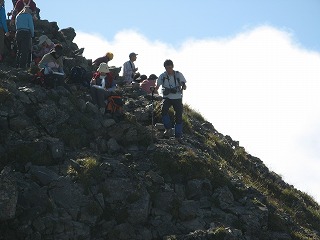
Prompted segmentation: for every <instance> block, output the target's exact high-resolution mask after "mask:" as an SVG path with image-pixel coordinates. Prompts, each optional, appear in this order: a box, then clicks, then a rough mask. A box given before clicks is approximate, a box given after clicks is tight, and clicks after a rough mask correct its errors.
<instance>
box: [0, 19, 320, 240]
mask: <svg viewBox="0 0 320 240" xmlns="http://www.w3.org/2000/svg"><path fill="white" fill-rule="evenodd" d="M36 34H37V36H39V35H42V34H46V35H47V36H48V37H49V38H50V39H52V40H53V41H55V42H61V43H62V44H63V45H64V51H65V53H64V55H65V56H66V57H67V59H66V72H68V71H69V70H70V69H71V68H72V67H73V66H75V65H82V66H84V67H85V68H86V70H87V71H88V75H89V77H90V74H91V70H92V69H91V66H90V60H87V59H85V58H84V57H82V56H81V52H82V51H81V49H78V47H77V46H76V44H74V43H73V42H72V41H73V39H74V37H75V32H74V30H73V29H72V28H68V29H63V30H61V31H59V28H58V27H57V24H56V23H50V22H48V21H46V20H42V21H38V22H36ZM111 69H112V71H114V73H115V75H117V74H119V71H120V69H121V68H120V67H113V68H111ZM31 78H32V75H31V74H29V73H28V72H27V71H22V70H17V69H14V68H11V67H10V61H9V60H8V61H7V62H6V63H4V64H2V65H0V100H1V101H0V129H1V131H0V171H1V174H0V240H2V239H57V240H61V239H62V240H63V239H93V240H95V239H97V240H100V239H143V240H145V239H167V240H169V239H299V238H298V237H297V236H308V237H309V238H310V239H318V237H319V230H320V226H319V222H320V220H319V218H318V217H319V215H317V214H316V213H317V212H318V213H319V206H318V205H317V204H316V203H315V202H314V201H313V200H312V199H311V198H310V197H308V196H307V195H305V194H303V193H301V192H300V191H298V190H296V189H294V187H293V186H290V185H288V184H287V183H285V182H284V181H283V180H282V179H281V177H280V176H278V175H277V174H275V173H273V172H270V171H269V170H268V168H267V167H266V166H265V165H264V164H263V162H262V161H261V160H260V159H258V158H256V157H253V156H251V155H250V154H248V153H246V151H245V149H244V148H243V147H241V146H239V142H237V141H234V140H232V138H231V137H229V136H224V135H222V134H221V133H219V132H218V131H217V130H215V129H214V127H213V126H212V124H211V123H209V122H207V121H205V120H204V119H203V118H202V117H201V116H199V114H197V113H196V112H194V111H193V110H191V109H189V108H188V107H187V106H185V111H184V131H185V132H184V138H183V141H179V142H178V141H176V140H175V139H170V138H169V139H168V138H163V126H162V125H161V110H160V109H161V97H160V96H156V98H155V99H154V106H152V99H151V96H148V95H145V94H144V93H143V92H142V91H141V90H140V89H139V88H138V87H137V86H134V87H133V88H132V87H128V86H122V87H118V90H117V91H118V92H119V93H120V94H121V95H122V98H123V100H124V102H125V104H124V106H123V110H124V115H112V114H104V115H102V114H101V113H100V111H99V109H98V107H97V106H96V105H94V104H92V102H91V99H90V94H89V90H88V89H87V88H85V87H83V86H81V85H70V89H71V91H67V90H66V89H65V88H63V87H58V88H56V89H51V90H47V89H45V88H42V87H40V86H39V85H34V84H32V83H31V82H30V79H31ZM117 81H118V82H121V77H119V78H118V79H117ZM152 109H153V110H154V114H153V116H154V123H155V127H153V128H152V126H151V122H152V120H151V117H152V112H151V111H152ZM171 117H173V116H171ZM292 209H294V210H295V211H294V213H295V214H292V212H293V211H292ZM312 211H313V212H312ZM297 216H298V217H297ZM300 239H301V238H300Z"/></svg>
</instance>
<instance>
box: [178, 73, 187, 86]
mask: <svg viewBox="0 0 320 240" xmlns="http://www.w3.org/2000/svg"><path fill="white" fill-rule="evenodd" d="M179 79H180V84H181V89H182V90H186V89H187V85H186V82H187V80H186V79H185V78H184V76H183V74H182V73H181V72H179Z"/></svg>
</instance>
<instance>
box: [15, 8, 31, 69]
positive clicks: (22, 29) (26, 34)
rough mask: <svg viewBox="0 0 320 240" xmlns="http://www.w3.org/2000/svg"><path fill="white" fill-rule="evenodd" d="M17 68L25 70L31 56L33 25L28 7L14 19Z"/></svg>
mask: <svg viewBox="0 0 320 240" xmlns="http://www.w3.org/2000/svg"><path fill="white" fill-rule="evenodd" d="M15 21H16V42H17V56H16V61H17V67H18V68H26V67H27V64H28V61H29V56H30V54H31V44H32V42H31V40H32V38H33V37H34V25H33V20H32V16H31V10H30V8H29V7H27V6H26V7H24V8H23V9H22V10H21V11H20V12H19V13H18V15H17V17H16V20H15Z"/></svg>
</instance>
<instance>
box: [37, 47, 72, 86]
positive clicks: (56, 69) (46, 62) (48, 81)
mask: <svg viewBox="0 0 320 240" xmlns="http://www.w3.org/2000/svg"><path fill="white" fill-rule="evenodd" d="M62 52H63V47H62V45H61V44H56V45H55V46H54V48H53V50H51V51H50V52H49V53H47V54H45V55H44V56H43V57H42V59H41V60H40V62H39V64H38V66H39V68H41V69H43V70H42V71H43V73H44V75H45V85H46V86H47V87H49V88H55V87H57V86H64V87H65V88H66V89H67V90H69V91H70V88H69V86H68V85H67V84H66V83H65V73H64V70H63V54H62Z"/></svg>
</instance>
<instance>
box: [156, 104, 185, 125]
mask: <svg viewBox="0 0 320 240" xmlns="http://www.w3.org/2000/svg"><path fill="white" fill-rule="evenodd" d="M171 106H173V109H174V111H175V123H176V124H182V113H183V104H182V99H181V98H180V99H169V98H165V99H163V103H162V112H161V114H162V118H163V119H164V125H165V128H166V129H168V128H171V127H172V126H169V125H170V124H171V123H170V118H169V114H168V112H169V108H170V107H171Z"/></svg>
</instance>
